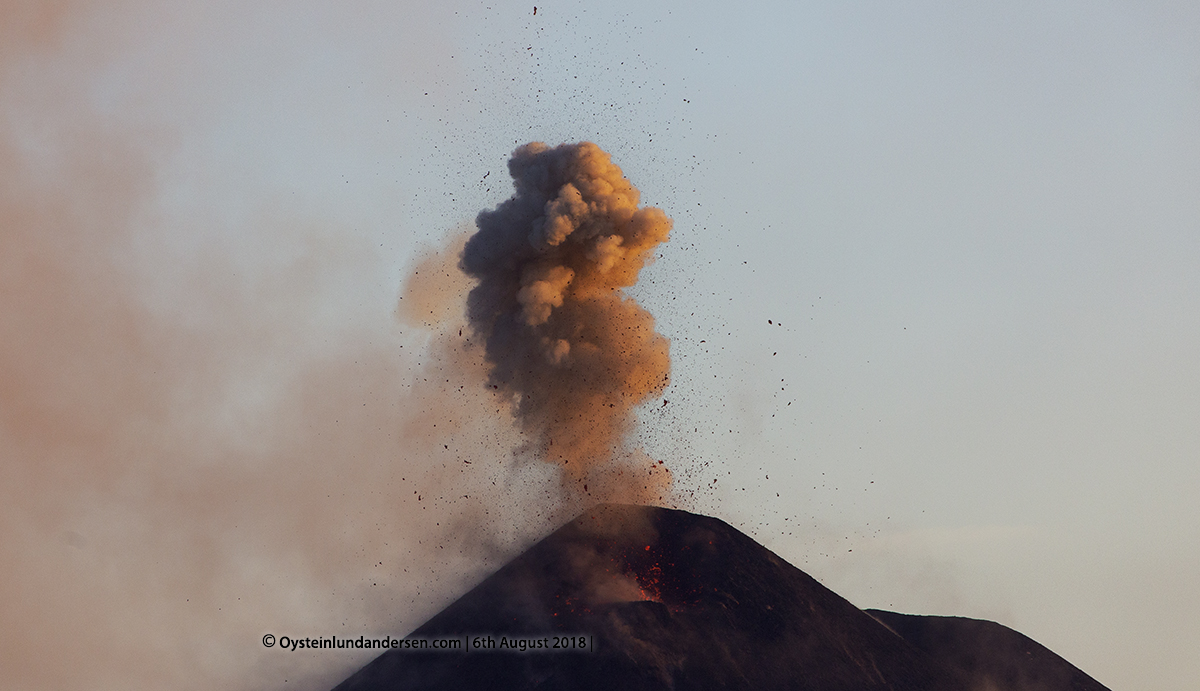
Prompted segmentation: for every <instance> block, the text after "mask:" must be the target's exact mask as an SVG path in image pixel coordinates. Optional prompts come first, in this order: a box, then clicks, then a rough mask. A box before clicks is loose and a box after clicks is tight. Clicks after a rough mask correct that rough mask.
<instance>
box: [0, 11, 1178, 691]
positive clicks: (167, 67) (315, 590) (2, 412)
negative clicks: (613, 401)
mask: <svg viewBox="0 0 1200 691" xmlns="http://www.w3.org/2000/svg"><path fill="white" fill-rule="evenodd" d="M542 1H543V2H544V3H545V4H541V2H539V4H538V5H537V13H536V15H535V14H534V13H533V3H532V2H528V3H524V4H516V3H506V2H493V3H476V2H443V3H398V2H374V3H372V2H359V3H329V4H316V3H308V2H303V3H301V2H274V3H265V2H264V3H245V2H237V3H234V2H211V3H203V4H202V5H200V6H197V5H196V4H195V3H167V2H139V1H135V0H129V1H126V2H118V3H107V4H106V5H105V6H104V8H97V7H93V6H91V5H90V4H87V3H79V4H78V5H76V4H74V3H70V2H45V3H42V2H23V1H21V0H16V1H15V2H14V1H4V2H0V118H2V120H0V123H2V129H0V182H2V186H0V325H2V327H0V328H2V329H3V331H2V333H3V338H2V340H3V345H0V461H2V463H0V505H3V507H4V508H2V509H0V530H3V535H4V537H3V539H2V540H0V545H2V546H0V561H3V563H5V564H6V565H7V566H6V569H5V571H6V573H5V575H4V576H3V577H2V580H0V588H3V590H0V620H3V621H5V622H6V626H5V627H4V628H5V630H4V631H3V632H0V680H3V684H2V685H3V686H5V687H6V688H15V689H21V688H30V689H32V688H49V687H55V688H65V689H71V688H78V689H83V688H88V689H106V688H113V689H117V688H121V689H126V688H198V689H199V688H213V687H214V686H219V687H222V688H264V687H265V688H297V686H298V687H299V688H313V689H318V688H322V687H323V686H328V685H330V684H331V683H333V682H336V681H337V680H339V679H340V678H341V677H343V676H344V675H345V674H347V673H348V672H349V671H351V670H353V669H354V668H356V667H357V666H359V665H361V664H362V663H363V662H365V661H366V660H367V659H369V657H370V656H369V655H368V656H361V655H360V656H348V655H342V654H339V653H330V652H322V653H320V654H317V653H314V654H311V655H307V656H302V655H300V654H299V653H296V654H288V653H284V652H281V651H279V650H278V649H273V650H267V649H264V648H263V647H262V645H261V643H259V640H260V639H261V636H262V634H263V633H267V632H271V633H274V634H276V635H332V634H337V635H353V636H357V635H362V634H375V633H380V634H383V633H391V634H392V635H398V634H404V633H406V632H407V631H408V630H411V629H412V628H413V627H415V626H416V625H418V624H419V623H421V621H422V620H423V619H424V618H425V617H427V616H429V615H430V614H432V613H433V612H435V611H437V610H438V609H440V608H441V607H442V606H444V605H445V604H446V603H447V602H448V601H450V600H451V599H453V598H454V597H456V596H457V595H458V594H461V592H462V589H463V588H464V587H466V585H468V584H469V583H470V582H471V581H472V580H474V579H477V578H479V577H480V576H482V575H483V574H484V573H486V572H487V570H488V569H490V568H493V567H494V566H495V564H497V563H500V561H501V560H503V559H504V558H507V556H510V555H511V553H512V551H513V550H515V549H517V548H518V547H519V546H520V545H522V544H525V543H527V542H528V540H530V539H533V538H534V537H536V536H537V535H539V534H541V533H543V532H544V531H546V530H548V528H549V527H550V524H551V523H552V522H553V521H554V520H557V517H555V516H553V511H551V510H550V509H548V508H539V507H541V506H542V504H544V503H547V502H549V499H547V497H548V496H549V494H548V493H549V492H551V489H550V484H548V483H547V481H546V477H545V476H544V473H543V474H539V473H540V472H541V471H540V470H539V469H538V468H537V467H530V466H528V465H522V464H521V463H520V462H518V461H516V460H513V459H514V454H513V449H514V448H518V447H519V444H520V442H521V440H520V438H519V437H518V435H516V434H515V433H514V432H513V431H512V429H511V425H510V424H509V420H508V419H507V418H506V417H505V415H504V414H503V411H502V412H501V414H499V415H497V414H496V411H495V406H494V405H493V403H494V401H492V400H491V399H489V398H487V396H486V394H484V393H481V392H479V391H476V390H474V389H472V388H471V386H470V385H471V384H473V383H474V384H477V383H478V378H477V377H476V378H474V379H473V378H472V376H473V375H477V374H478V372H477V371H472V370H471V367H472V365H471V364H470V363H469V362H466V361H464V362H458V363H455V362H449V361H448V360H447V359H446V358H447V357H448V356H447V355H446V354H445V352H444V351H443V350H441V349H439V343H443V342H444V339H445V338H446V337H447V335H448V334H450V333H451V332H452V331H453V330H454V329H457V328H458V326H459V325H461V302H460V301H461V298H462V288H463V287H464V286H465V285H466V284H465V283H464V282H463V281H462V279H461V278H459V277H456V276H453V275H448V274H447V273H446V269H447V267H452V266H453V262H454V250H453V244H454V243H455V242H461V238H462V236H463V234H464V232H467V231H469V230H470V229H471V228H472V223H473V220H474V218H475V215H476V214H477V213H478V212H479V211H480V210H482V209H485V208H491V207H494V206H495V205H496V204H498V203H499V202H501V201H503V200H504V199H505V198H507V197H508V196H509V195H510V194H511V192H512V188H511V183H510V180H509V179H508V177H507V173H506V169H505V162H506V160H507V158H508V156H509V154H510V153H511V152H512V150H513V149H514V148H516V147H517V146H519V145H521V144H524V143H526V142H528V141H532V140H537V141H544V142H546V143H548V144H551V145H554V144H558V143H562V142H575V141H581V140H589V141H594V142H596V143H597V144H599V145H600V146H601V147H602V148H604V149H605V150H606V151H608V152H609V153H611V154H612V155H613V158H614V161H615V162H616V163H617V164H618V165H620V166H621V167H622V168H623V169H624V172H625V173H626V175H627V176H628V177H629V179H630V180H631V181H632V182H633V184H634V185H636V186H637V187H638V188H639V189H640V190H641V191H642V199H643V202H644V203H646V204H649V205H653V206H658V207H660V208H662V209H663V210H664V211H665V212H666V213H667V214H668V215H670V216H671V217H672V218H673V219H674V221H675V225H674V230H673V231H672V236H671V240H670V242H668V243H667V244H666V245H664V246H663V248H662V250H661V252H660V255H661V256H660V257H659V258H658V260H657V262H656V263H655V264H653V265H652V266H651V267H650V268H648V269H647V270H646V271H644V272H643V279H642V282H641V283H640V284H639V285H638V286H637V287H636V288H635V290H634V291H633V293H634V295H635V296H636V297H637V299H638V300H639V301H640V302H641V304H642V305H643V306H645V307H646V308H647V309H648V310H649V311H650V312H651V313H652V314H654V315H655V317H656V318H657V322H658V328H659V331H660V332H662V333H663V334H664V335H665V336H667V337H668V338H669V339H671V355H672V359H673V370H672V383H671V386H670V387H669V389H668V390H667V392H666V393H665V394H664V397H665V398H666V399H667V400H669V401H670V403H669V404H668V405H665V406H664V405H660V404H658V403H657V402H656V403H655V404H653V405H652V406H649V407H648V408H647V410H646V411H645V412H644V413H643V415H642V417H641V420H642V428H641V429H640V430H639V433H638V435H637V440H636V441H637V443H640V444H642V445H644V447H645V449H646V451H647V452H648V453H650V454H651V455H652V456H654V457H656V458H662V459H664V460H666V462H667V465H668V467H670V468H671V470H672V472H673V473H674V474H675V477H676V479H677V487H678V489H679V490H680V491H681V492H682V493H684V494H686V495H687V497H688V499H687V502H686V504H684V505H686V506H687V507H688V508H690V509H691V510H695V511H700V512H703V513H707V514H711V515H715V516H717V517H720V518H722V519H725V520H727V521H729V522H731V523H732V524H733V525H735V526H737V527H739V528H741V529H743V530H745V531H747V532H749V533H751V534H752V535H754V536H755V537H756V538H757V539H759V540H760V541H762V542H763V543H764V544H766V545H767V546H768V547H769V548H771V549H772V550H774V551H776V552H777V553H779V554H780V555H781V556H783V557H785V558H786V559H788V560H789V561H791V562H792V563H794V564H796V565H797V566H799V567H800V568H802V569H804V570H805V571H807V572H808V573H810V574H812V575H813V576H814V577H816V578H818V579H819V580H820V581H821V582H823V583H824V584H826V585H828V586H829V587H831V588H833V589H834V590H835V591H837V592H838V593H840V594H841V595H843V596H845V597H847V598H848V599H849V600H851V601H852V602H853V603H855V604H856V605H858V606H860V607H881V608H886V609H894V610H897V611H902V612H912V613H927V614H954V615H964V616H973V617H982V618H988V619H993V620H996V621H999V622H1001V623H1003V624H1006V625H1008V626H1011V627H1014V628H1016V629H1018V630H1019V631H1021V632H1023V633H1025V634H1027V635H1030V636H1032V637H1033V638H1035V639H1036V640H1038V641H1039V642H1041V643H1043V644H1045V645H1047V646H1048V647H1049V648H1051V649H1052V650H1054V651H1055V652H1057V653H1059V654H1061V655H1063V656H1064V657H1066V658H1067V659H1068V660H1069V661H1071V662H1072V663H1074V664H1076V665H1077V666H1079V667H1080V668H1082V669H1083V670H1084V671H1086V672H1088V673H1089V674H1091V675H1092V676H1094V677H1095V678H1096V679H1097V680H1099V681H1100V682H1102V683H1104V684H1106V685H1107V686H1110V687H1112V688H1114V689H1122V688H1125V689H1139V690H1146V691H1167V690H1173V689H1184V688H1190V687H1191V686H1192V685H1194V683H1195V679H1197V678H1200V659H1198V658H1197V656H1196V654H1195V651H1196V650H1200V509H1198V508H1197V502H1196V496H1197V494H1198V493H1200V462H1198V461H1200V432H1197V429H1200V425H1198V422H1200V320H1197V318H1196V315H1197V314H1198V313H1200V39H1198V37H1200V6H1197V5H1195V4H1194V3H1186V2H1165V1H1164V2H1138V3H1133V2H1103V3H1097V2H1088V3H1084V2H1057V3H1044V2H1036V3H1035V2H1005V3H998V2H996V3H988V4H982V5H981V4H973V5H971V6H970V7H967V6H964V5H963V4H962V3H950V2H945V3H937V2H909V3H885V2H852V3H844V2H839V3H833V2H829V3H802V2H779V3H762V4H757V5H755V4H747V3H729V2H721V3H708V2H690V3H646V2H608V3H604V4H602V5H600V6H597V5H596V4H595V3H583V2H578V3H568V2H555V1H554V0H542ZM422 269H423V270H424V271H423V273H418V274H417V275H423V276H425V278H424V279H418V278H417V277H416V276H414V275H412V272H413V271H414V270H418V271H420V270H422ZM405 291H407V292H405ZM402 294H403V295H404V296H405V297H408V298H409V299H410V303H419V308H417V307H414V306H413V304H409V305H404V304H403V303H404V301H403V300H400V299H399V298H400V296H401V295H402ZM398 303H400V304H401V306H400V307H399V309H398V308H397V304H398ZM427 312H429V313H430V314H428V315H427V314H426V313H427ZM467 359H468V360H469V358H467ZM442 375H445V376H442ZM439 377H440V378H439ZM460 386H461V387H463V388H462V389H460V388H459V387H460ZM434 425H439V427H440V428H439V429H435V428H434ZM465 460H470V461H472V463H471V464H465V463H464V461H465ZM714 479H717V480H718V481H717V482H716V483H713V482H712V481H713V480H714ZM492 483H496V484H495V485H493V484H492ZM460 492H461V493H462V496H461V497H460V495H459V493H460ZM693 492H695V493H694V495H693ZM531 515H532V516H534V517H533V518H531V517H530V516H531ZM478 521H485V522H487V523H488V525H489V526H491V527H489V528H488V529H486V530H483V531H482V532H483V533H486V534H485V535H479V534H476V533H478V532H480V531H474V530H470V529H466V530H464V529H463V528H462V526H464V525H470V524H473V523H475V522H478ZM539 521H541V522H539ZM406 569H407V570H406ZM10 675H11V676H10ZM6 676H8V677H9V678H8V679H3V677H6Z"/></svg>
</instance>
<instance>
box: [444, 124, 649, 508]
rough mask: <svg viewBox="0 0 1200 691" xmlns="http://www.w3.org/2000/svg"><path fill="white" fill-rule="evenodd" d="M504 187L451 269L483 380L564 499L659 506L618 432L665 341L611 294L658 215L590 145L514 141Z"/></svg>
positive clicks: (640, 261)
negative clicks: (481, 346)
mask: <svg viewBox="0 0 1200 691" xmlns="http://www.w3.org/2000/svg"><path fill="white" fill-rule="evenodd" d="M508 170H509V173H510V175H511V176H512V178H513V185H514V187H515V188H516V192H515V193H514V195H513V196H512V197H511V198H510V199H508V200H507V201H505V202H503V203H502V204H500V205H499V206H497V207H496V208H495V209H493V210H490V211H483V212H481V213H480V214H479V216H478V218H477V219H476V225H477V227H478V231H477V232H476V233H475V234H474V235H473V236H472V237H471V238H470V239H469V240H468V241H467V244H466V247H465V248H464V250H463V254H462V262H461V268H462V270H463V271H464V272H466V273H467V274H468V275H469V276H471V277H473V278H474V279H476V280H477V281H478V285H476V286H475V288H473V289H472V290H471V292H470V295H469V297H468V301H467V318H468V320H469V322H470V325H471V327H472V329H473V330H474V333H475V335H476V336H477V337H480V338H482V339H483V341H484V342H485V344H486V357H487V363H488V366H489V372H488V380H487V381H488V386H489V387H490V388H492V389H493V390H495V391H496V392H498V393H499V394H500V395H501V396H502V397H504V398H507V399H508V400H509V402H510V403H511V405H512V409H513V412H514V414H515V416H516V418H517V420H518V423H519V425H520V427H521V428H522V429H523V430H524V431H525V432H526V433H527V434H529V435H531V436H532V437H533V440H534V445H535V447H536V450H537V451H538V453H539V454H540V455H541V457H542V458H543V459H544V460H546V461H549V462H552V463H555V464H558V465H559V467H560V469H561V482H562V487H563V489H564V492H565V495H566V497H567V498H568V499H570V498H572V497H574V498H576V499H583V498H585V497H586V498H587V499H588V500H589V501H595V500H596V499H599V500H607V501H612V500H620V501H635V502H639V503H642V502H654V501H661V500H662V499H663V495H664V493H665V492H666V491H667V489H668V488H669V486H670V476H669V473H668V472H667V471H666V470H665V468H663V467H662V465H661V463H656V462H655V461H653V460H652V459H650V458H649V457H648V456H647V455H646V454H645V453H643V452H641V451H640V450H638V449H634V448H631V447H630V446H629V445H628V442H627V439H628V435H629V433H630V432H631V431H632V429H633V425H634V409H635V408H636V407H637V406H638V405H639V404H641V403H644V402H645V401H647V400H648V399H650V398H653V397H656V396H658V395H660V394H661V393H662V392H663V390H664V389H665V388H666V386H667V384H668V382H669V378H670V367H671V363H670V354H669V345H670V344H669V342H668V340H667V339H666V338H664V337H663V336H662V335H661V334H658V333H657V332H655V330H654V318H653V317H652V316H651V315H650V313H649V312H647V311H646V310H645V309H643V308H641V307H640V306H638V304H637V303H636V302H635V301H634V300H633V299H632V298H631V297H629V296H628V295H626V294H625V293H624V289H625V288H628V287H630V286H632V285H634V284H635V283H636V282H637V279H638V274H639V272H640V271H641V270H642V268H643V267H644V266H646V265H647V264H648V263H649V262H650V261H651V260H652V259H653V256H654V249H655V248H656V247H657V246H658V245H659V244H660V243H662V242H664V241H666V240H667V237H668V234H669V232H670V230H671V219H670V218H668V217H667V215H666V214H665V213H663V212H662V210H660V209H657V208H653V207H645V208H639V206H638V204H639V197H640V195H639V193H638V191H637V189H635V188H634V187H633V185H632V184H631V183H630V182H629V180H628V179H626V177H625V176H624V174H622V172H621V169H620V168H619V167H618V166H617V165H616V164H614V163H613V162H612V160H611V159H610V157H609V155H608V154H607V153H605V152H604V151H602V150H601V149H600V147H598V146H596V145H595V144H593V143H591V142H581V143H578V144H562V145H559V146H556V147H553V148H551V147H548V146H546V145H545V144H542V143H540V142H533V143H530V144H526V145H524V146H522V147H520V148H518V149H517V150H516V151H514V152H513V155H512V157H511V159H510V160H509V163H508Z"/></svg>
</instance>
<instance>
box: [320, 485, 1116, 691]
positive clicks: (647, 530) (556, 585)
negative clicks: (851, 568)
mask: <svg viewBox="0 0 1200 691" xmlns="http://www.w3.org/2000/svg"><path fill="white" fill-rule="evenodd" d="M875 614H876V617H880V618H882V617H885V616H888V615H889V614H888V613H878V612H877V613H875ZM890 616H893V617H902V616H904V615H890ZM889 627H891V628H889ZM899 628H900V629H901V630H900V631H898V630H896V629H897V626H894V625H893V622H891V621H889V622H888V625H887V626H885V625H884V624H881V623H880V621H878V620H877V619H876V618H874V617H872V616H871V615H870V614H867V613H866V612H863V611H862V610H860V609H858V608H857V607H855V606H854V605H852V604H850V603H849V602H847V601H846V600H845V599H843V598H841V597H840V596H838V595H837V594H836V593H834V592H833V591H831V590H829V589H828V588H825V587H824V586H822V585H821V584H820V583H818V582H817V581H815V580H814V579H813V578H811V577H810V576H808V575H807V574H805V573H804V572H802V571H800V570H799V569H797V568H795V567H794V566H792V565H791V564H788V563H787V562H785V561H783V560H782V559H780V558H779V557H777V556H776V555H775V554H773V553H772V552H771V551H770V550H768V549H766V548H765V547H763V546H762V545H759V544H758V543H757V542H755V541H754V540H752V539H750V538H749V537H747V536H745V535H743V534H742V533H740V532H738V531H737V530H735V529H733V528H732V527H730V526H729V525H727V524H726V523H723V522H722V521H719V520H716V519H713V518H707V517H704V516H697V515H694V514H690V513H687V512H684V511H673V510H669V509H660V508H651V507H641V506H623V505H603V506H598V507H596V508H594V509H592V510H591V511H588V512H586V513H585V514H583V515H581V516H579V517H578V518H576V519H575V520H574V521H572V522H570V523H568V524H567V525H565V526H563V527H562V528H561V529H559V530H558V531H556V532H555V533H553V534H552V535H550V536H549V537H547V538H546V539H544V540H542V541H541V542H539V543H538V544H537V545H535V546H534V547H532V548H531V549H529V550H528V551H527V552H525V553H524V554H522V555H521V556H519V557H517V558H516V559H514V560H513V561H512V562H510V563H509V564H508V565H506V566H504V567H503V568H501V569H500V570H499V571H498V572H496V573H495V574H493V575H492V576H491V577H489V578H488V579H486V580H485V581H483V582H482V583H481V584H479V586H477V587H476V588H474V589H473V590H471V591H470V592H469V593H467V594H466V595H464V596H463V597H462V598H460V599H459V600H458V601H456V602H455V603H454V604H452V605H450V606H449V607H447V608H446V609H444V610H443V611H442V612H441V613H439V614H438V615H436V616H434V617H433V618H432V619H430V620H429V621H428V622H426V623H425V624H424V625H422V626H421V627H420V628H418V629H417V630H416V631H414V632H413V633H412V637H421V638H432V637H439V636H451V635H453V636H458V637H460V638H461V637H463V636H466V637H467V640H468V641H470V640H472V639H473V638H474V636H489V635H490V636H491V637H493V639H499V638H500V637H501V636H508V637H532V636H542V635H546V636H554V635H560V636H561V635H566V634H574V635H583V636H590V637H591V639H590V640H591V641H592V645H593V647H594V651H592V652H554V651H550V652H526V653H517V652H511V651H504V652H500V651H485V650H468V651H467V652H460V653H433V652H419V653H414V652H403V651H399V650H393V651H389V652H387V653H384V654H383V655H381V656H379V657H378V658H376V659H375V660H374V661H373V662H371V663H370V664H368V665H367V666H366V667H364V668H363V669H361V670H359V671H358V672H357V673H356V674H354V675H353V676H351V677H350V678H349V679H347V680H346V681H345V682H343V683H342V684H341V685H339V686H338V687H337V690H336V691H382V690H383V689H389V690H391V689H605V690H606V691H611V690H612V689H646V690H650V689H679V690H684V689H797V690H810V691H843V690H844V691H850V690H855V691H870V690H874V689H878V690H880V691H883V690H885V689H886V690H888V691H908V690H911V691H918V690H919V691H943V690H945V691H949V690H950V689H956V690H957V689H968V690H972V689H973V688H974V684H973V683H972V681H973V675H972V671H973V670H971V669H970V665H971V664H974V662H975V659H974V658H969V657H967V656H962V655H956V654H955V653H954V652H953V651H952V650H951V649H950V648H948V647H947V646H946V645H944V644H932V645H926V639H925V638H922V637H920V636H919V635H918V636H917V637H916V639H915V641H916V642H915V643H914V642H911V641H909V640H907V636H908V635H909V633H908V631H907V629H904V627H903V626H901V627H899ZM1005 630H1006V631H1007V629H1005ZM1013 633H1015V632H1013ZM1018 635H1019V634H1018ZM934 638H935V639H936V636H934ZM937 640H940V639H937ZM1039 647H1040V646H1039ZM1042 650H1044V649H1042ZM1045 652H1046V654H1048V655H1050V656H1053V657H1054V658H1055V659H1060V658H1057V656H1054V655H1053V653H1050V652H1049V651H1045ZM939 656H947V659H949V660H951V664H944V663H943V662H942V661H941V660H940V659H939ZM959 663H963V664H959ZM1063 664H1067V663H1065V661H1063ZM1068 666H1069V665H1068ZM1072 669H1074V668H1072ZM1081 674H1082V673H1081ZM1088 681H1090V679H1089V680H1088ZM1093 683H1094V682H1093ZM1000 688H1008V687H1000ZM1013 688H1020V687H1013ZM1037 688H1038V691H1059V690H1060V689H1061V690H1062V691H1084V690H1085V689H1086V690H1089V691H1090V690H1091V689H1093V688H1095V689H1102V688H1103V687H1101V686H1099V685H1098V684H1097V685H1096V686H1094V687H1090V686H1070V685H1060V686H1047V687H1037Z"/></svg>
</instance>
